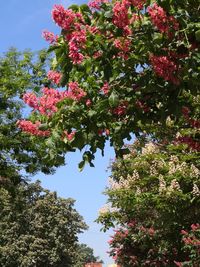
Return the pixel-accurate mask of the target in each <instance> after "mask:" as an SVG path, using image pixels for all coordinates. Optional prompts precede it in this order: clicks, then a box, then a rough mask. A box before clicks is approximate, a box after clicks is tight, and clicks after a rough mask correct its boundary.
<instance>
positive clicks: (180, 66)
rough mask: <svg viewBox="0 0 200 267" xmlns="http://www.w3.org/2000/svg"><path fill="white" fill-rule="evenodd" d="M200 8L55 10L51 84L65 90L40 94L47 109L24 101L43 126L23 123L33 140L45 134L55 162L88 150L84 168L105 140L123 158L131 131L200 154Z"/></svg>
mask: <svg viewBox="0 0 200 267" xmlns="http://www.w3.org/2000/svg"><path fill="white" fill-rule="evenodd" d="M199 8H200V7H199V1H194V0H181V1H173V0H172V1H166V0H163V1H161V0H158V1H149V0H146V1H137V0H133V1H129V0H122V1H114V2H110V1H107V0H94V1H92V2H90V3H89V7H88V6H87V5H85V4H84V5H81V6H77V5H73V6H71V7H69V8H68V9H65V8H64V7H63V6H62V5H55V6H54V8H53V10H52V17H53V20H54V22H55V23H56V24H57V25H58V26H59V27H60V28H61V34H60V35H59V36H55V35H54V34H53V33H50V32H45V33H44V37H45V38H46V39H47V40H48V41H49V42H50V48H49V51H54V53H55V58H54V60H53V64H52V71H53V72H54V74H53V73H51V75H49V78H50V79H52V80H54V82H55V83H56V84H57V87H58V88H60V87H63V88H64V91H61V90H60V89H57V90H51V89H49V91H48V90H43V98H42V100H43V99H46V101H44V103H43V101H41V98H40V97H38V96H37V95H28V96H27V95H26V97H25V102H26V103H28V104H29V105H30V106H31V107H32V108H33V110H34V111H35V114H34V115H33V116H32V118H31V120H32V123H34V122H35V121H37V120H39V121H40V122H41V124H42V125H41V127H39V124H32V125H31V129H30V124H28V123H27V122H24V121H23V122H22V123H21V124H19V127H21V128H22V129H23V130H24V131H26V132H30V133H32V134H36V135H42V132H41V129H43V130H45V131H46V132H44V133H43V134H44V135H46V144H47V145H48V147H49V155H50V156H49V157H50V158H52V159H53V158H54V157H55V158H56V156H57V151H58V150H61V151H64V152H67V151H71V150H76V149H79V150H82V149H83V148H85V152H84V153H83V161H82V162H81V163H80V165H79V167H80V169H82V168H83V166H84V164H85V162H89V163H90V165H91V166H93V163H92V160H93V159H94V155H95V152H96V150H97V149H100V150H101V151H102V153H103V151H104V145H105V142H106V140H108V139H109V141H110V143H111V145H112V146H114V148H115V150H116V154H117V156H120V155H122V154H123V153H124V152H125V151H124V150H123V149H122V147H123V144H124V141H125V140H126V139H131V134H132V133H133V134H135V135H137V136H138V135H140V134H141V133H143V132H146V133H148V134H150V135H151V136H154V137H155V138H159V139H164V140H165V139H166V137H167V138H168V139H170V140H175V139H178V141H179V142H181V143H187V144H188V145H189V147H191V148H193V149H195V150H200V145H199V134H198V131H197V130H196V128H199V79H200V76H199V68H200V53H199V42H200V38H199V32H200V24H199ZM52 75H53V76H52ZM32 100H33V101H32ZM41 102H42V103H41ZM49 103H53V107H52V105H51V106H50V105H49ZM184 108H187V109H188V112H187V114H185V113H184ZM185 115H187V116H185ZM177 130H179V137H176V133H177ZM38 131H39V132H38Z"/></svg>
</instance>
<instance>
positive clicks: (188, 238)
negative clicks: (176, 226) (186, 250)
mask: <svg viewBox="0 0 200 267" xmlns="http://www.w3.org/2000/svg"><path fill="white" fill-rule="evenodd" d="M197 230H200V225H199V224H198V223H197V224H192V225H191V233H189V232H187V231H185V230H181V234H182V235H183V242H184V243H185V244H186V245H193V246H200V240H199V239H198V238H197V237H196V236H195V232H196V231H197Z"/></svg>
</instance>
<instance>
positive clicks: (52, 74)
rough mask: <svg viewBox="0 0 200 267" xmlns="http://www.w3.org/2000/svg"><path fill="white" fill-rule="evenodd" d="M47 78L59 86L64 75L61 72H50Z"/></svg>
mask: <svg viewBox="0 0 200 267" xmlns="http://www.w3.org/2000/svg"><path fill="white" fill-rule="evenodd" d="M47 77H48V79H49V80H51V81H52V82H54V83H55V84H57V85H58V84H59V83H60V80H61V78H62V75H61V74H60V73H59V72H56V71H52V70H50V71H49V72H48V74H47Z"/></svg>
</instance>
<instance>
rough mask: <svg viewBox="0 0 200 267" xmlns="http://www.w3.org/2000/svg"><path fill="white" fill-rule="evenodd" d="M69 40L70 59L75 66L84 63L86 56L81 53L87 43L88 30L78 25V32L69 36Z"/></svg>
mask: <svg viewBox="0 0 200 267" xmlns="http://www.w3.org/2000/svg"><path fill="white" fill-rule="evenodd" d="M68 39H69V57H70V58H71V59H72V62H73V63H74V64H80V63H82V61H83V59H84V56H83V54H82V53H81V52H80V50H81V49H83V48H84V46H85V42H86V30H85V29H82V28H81V25H80V24H78V23H77V24H76V30H75V31H74V32H72V33H71V34H70V36H68Z"/></svg>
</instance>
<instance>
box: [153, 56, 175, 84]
mask: <svg viewBox="0 0 200 267" xmlns="http://www.w3.org/2000/svg"><path fill="white" fill-rule="evenodd" d="M150 62H151V65H152V66H153V70H154V71H155V73H156V74H157V75H158V76H160V77H162V78H163V79H164V80H165V81H171V82H172V83H174V84H176V85H178V84H179V79H178V78H177V71H178V66H177V65H176V64H175V62H173V61H172V60H170V59H169V58H168V57H166V56H154V55H151V56H150Z"/></svg>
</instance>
